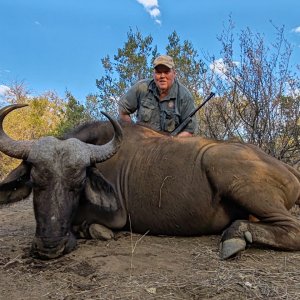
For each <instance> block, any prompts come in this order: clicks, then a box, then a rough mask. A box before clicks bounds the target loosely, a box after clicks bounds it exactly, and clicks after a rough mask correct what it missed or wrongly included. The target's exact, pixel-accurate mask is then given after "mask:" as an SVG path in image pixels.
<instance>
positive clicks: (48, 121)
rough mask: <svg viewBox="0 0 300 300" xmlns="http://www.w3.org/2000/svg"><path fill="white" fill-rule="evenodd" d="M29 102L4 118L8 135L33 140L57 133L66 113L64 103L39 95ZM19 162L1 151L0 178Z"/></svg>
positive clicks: (16, 138)
mask: <svg viewBox="0 0 300 300" xmlns="http://www.w3.org/2000/svg"><path fill="white" fill-rule="evenodd" d="M27 104H28V105H29V106H27V107H23V108H20V109H16V110H14V111H12V112H11V113H9V114H8V115H7V117H6V118H5V119H4V122H3V128H4V131H5V132H6V133H7V135H9V136H10V137H11V138H13V139H15V140H32V139H38V138H40V137H42V136H46V135H53V134H55V131H56V128H57V126H58V124H59V123H60V121H61V119H62V118H63V115H64V114H63V112H64V103H63V102H62V101H50V100H49V99H48V98H47V97H38V98H33V99H30V100H28V101H27ZM19 163H20V160H17V159H13V158H10V157H8V156H6V155H5V154H3V153H1V152H0V178H1V177H4V176H5V175H6V174H7V173H8V172H9V171H11V170H12V169H14V168H15V167H16V166H17V165H18V164H19Z"/></svg>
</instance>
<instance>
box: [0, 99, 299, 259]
mask: <svg viewBox="0 0 300 300" xmlns="http://www.w3.org/2000/svg"><path fill="white" fill-rule="evenodd" d="M23 106H24V105H20V104H16V105H10V106H7V107H5V108H3V109H2V110H1V111H0V151H2V152H3V153H5V154H7V155H9V156H11V157H14V158H18V159H22V163H21V164H20V165H19V166H18V167H17V168H16V169H15V170H13V171H12V172H11V173H10V174H9V175H8V176H7V177H6V178H5V179H4V180H3V181H2V182H1V183H0V204H2V205H3V204H9V203H12V202H15V201H19V200H22V199H24V198H26V197H27V196H28V195H29V194H30V193H31V192H32V194H33V204H34V205H33V207H34V214H35V219H36V232H35V237H34V240H33V242H32V248H31V249H32V251H31V253H32V255H34V256H35V257H39V258H42V259H52V258H56V257H59V256H62V255H64V254H66V253H69V252H71V251H72V250H74V249H75V247H76V237H84V238H102V237H103V236H104V237H106V238H109V237H110V236H111V234H112V231H111V230H113V231H115V230H121V229H130V230H132V231H133V232H136V233H141V234H145V233H146V232H147V233H149V234H152V235H174V236H200V235H208V234H221V233H222V238H221V243H220V257H221V259H227V258H229V257H232V256H234V255H236V254H237V253H239V252H241V251H242V250H244V249H245V248H246V247H247V245H251V244H253V245H260V246H267V247H272V248H277V249H282V250H300V222H299V220H297V218H296V217H294V216H293V215H292V214H291V213H290V212H289V210H290V209H291V208H292V207H293V206H294V205H295V204H299V203H300V182H299V181H300V173H299V172H297V171H296V170H295V169H294V168H292V167H291V166H289V165H287V164H285V163H283V162H281V161H279V160H277V159H275V158H273V157H271V156H270V155H267V154H266V153H265V152H263V151H262V150H260V149H259V148H258V147H256V146H254V145H250V144H245V143H239V142H234V141H231V142H229V141H228V142H224V141H215V140H210V139H205V138H202V137H187V138H176V137H171V136H167V135H164V134H161V133H158V132H155V131H153V130H151V129H149V128H146V127H143V126H140V125H137V124H121V125H120V124H119V123H118V122H117V121H115V120H113V119H111V118H110V117H109V116H108V115H106V114H105V115H106V116H107V117H108V118H109V121H98V122H91V123H87V124H84V125H81V126H79V127H78V128H76V129H74V130H73V131H72V132H70V133H69V134H67V135H66V136H65V137H64V139H57V138H54V137H43V138H40V139H37V140H30V141H15V140H14V139H12V138H10V137H9V136H7V135H6V134H5V132H4V130H3V127H2V123H3V119H4V117H5V116H6V115H7V114H8V113H9V112H10V111H12V110H14V109H17V108H20V107H23ZM250 216H252V218H251V219H250V218H249V217H250ZM253 217H255V218H253ZM252 220H255V221H252Z"/></svg>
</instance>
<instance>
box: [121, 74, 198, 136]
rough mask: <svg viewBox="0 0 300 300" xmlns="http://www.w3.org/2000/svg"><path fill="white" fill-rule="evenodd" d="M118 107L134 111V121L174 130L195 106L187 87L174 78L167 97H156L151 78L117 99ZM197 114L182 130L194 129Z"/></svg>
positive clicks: (159, 128)
mask: <svg viewBox="0 0 300 300" xmlns="http://www.w3.org/2000/svg"><path fill="white" fill-rule="evenodd" d="M119 107H120V109H121V110H123V111H124V112H126V113H128V114H132V113H134V112H135V111H137V121H138V122H141V123H145V124H146V125H148V126H149V127H151V128H152V129H154V130H156V131H166V132H171V131H173V130H174V129H175V128H176V127H177V126H178V125H179V124H180V123H181V122H182V121H183V120H185V119H186V118H187V117H188V116H189V114H190V113H191V112H192V111H193V110H194V109H195V104H194V99H193V96H192V94H191V93H190V92H189V91H188V89H187V88H186V87H185V86H183V85H182V84H181V83H180V82H179V81H178V80H176V79H175V81H174V84H173V86H172V87H171V90H170V92H169V94H168V96H167V97H165V98H164V99H162V100H161V101H160V100H159V93H158V89H157V87H156V84H155V82H154V80H153V79H144V80H141V81H139V82H137V83H136V84H135V85H134V86H132V87H131V88H130V89H129V90H128V92H127V93H126V94H125V95H124V96H123V97H122V98H121V99H120V101H119ZM196 127H197V121H196V116H194V117H193V119H192V121H191V122H190V123H189V124H188V125H187V126H186V128H185V129H184V131H188V132H190V133H194V132H195V131H196Z"/></svg>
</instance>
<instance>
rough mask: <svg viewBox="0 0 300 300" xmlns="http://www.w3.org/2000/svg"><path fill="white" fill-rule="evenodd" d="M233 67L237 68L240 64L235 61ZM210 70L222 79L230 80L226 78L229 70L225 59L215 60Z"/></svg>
mask: <svg viewBox="0 0 300 300" xmlns="http://www.w3.org/2000/svg"><path fill="white" fill-rule="evenodd" d="M232 64H233V65H235V66H237V67H238V66H239V65H240V63H239V62H238V61H233V62H232ZM209 68H210V69H211V70H212V71H213V72H214V73H215V74H217V75H219V76H220V77H221V78H223V79H228V78H227V76H226V73H227V68H226V65H225V63H224V60H223V58H219V59H216V60H214V61H213V62H212V63H211V64H210V65H209Z"/></svg>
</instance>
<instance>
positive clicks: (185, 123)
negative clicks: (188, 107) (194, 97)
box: [170, 92, 215, 136]
mask: <svg viewBox="0 0 300 300" xmlns="http://www.w3.org/2000/svg"><path fill="white" fill-rule="evenodd" d="M214 96H215V93H213V92H211V93H210V94H209V96H208V97H207V98H206V99H205V100H204V101H203V102H202V103H201V104H200V105H199V106H198V107H196V108H195V109H194V110H193V111H192V112H191V113H190V114H189V116H188V117H187V118H186V119H185V120H184V121H183V122H182V123H180V124H179V125H178V126H177V127H176V128H175V129H174V130H173V131H172V132H171V133H170V135H171V136H175V135H177V134H178V133H180V132H181V131H182V130H183V129H184V128H185V127H186V125H187V124H188V123H189V122H190V121H191V120H192V117H193V116H194V114H195V113H196V112H197V111H198V110H199V109H200V108H201V107H203V106H204V105H205V104H206V102H208V101H209V100H210V99H211V98H212V97H214Z"/></svg>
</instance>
